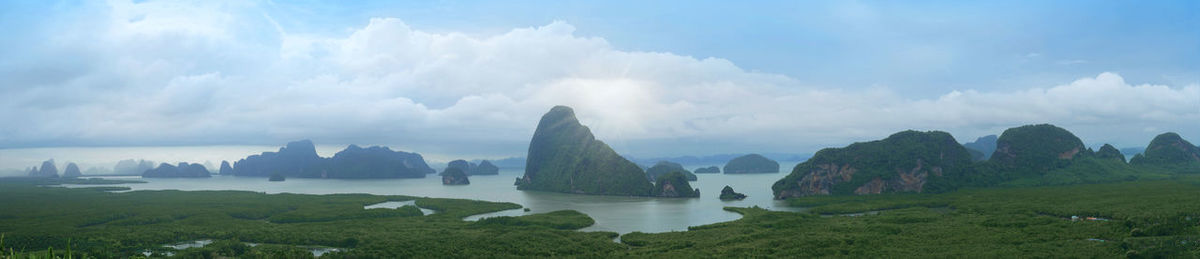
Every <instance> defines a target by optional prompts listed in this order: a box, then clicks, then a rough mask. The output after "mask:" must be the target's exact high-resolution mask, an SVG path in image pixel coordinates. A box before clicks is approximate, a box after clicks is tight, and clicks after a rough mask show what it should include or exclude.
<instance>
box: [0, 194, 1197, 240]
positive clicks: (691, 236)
mask: <svg viewBox="0 0 1200 259" xmlns="http://www.w3.org/2000/svg"><path fill="white" fill-rule="evenodd" d="M1197 194H1200V178H1198V177H1194V176H1193V177H1182V178H1177V179H1173V180H1169V181H1162V180H1158V181H1135V182H1123V183H1110V184H1091V185H1069V186H1047V187H1015V188H989V189H966V190H960V191H956V192H952V193H943V194H895V195H876V196H829V197H809V198H802V199H793V200H790V201H789V202H791V203H792V204H793V205H797V206H804V207H809V208H810V212H811V213H790V212H773V211H767V210H763V209H759V208H725V209H726V210H729V211H734V212H737V213H741V214H743V215H744V217H743V218H742V219H740V220H736V221H731V222H724V223H717V224H711V225H704V226H695V227H691V228H690V230H689V231H685V232H669V233H657V234H647V233H637V232H635V233H630V234H626V235H624V236H621V243H614V242H612V239H613V238H615V237H616V236H617V234H616V233H611V232H578V231H573V230H574V229H579V228H582V227H586V226H589V225H591V224H593V221H592V219H591V218H590V217H587V215H584V214H582V213H579V212H575V211H558V212H551V213H545V214H537V215H529V216H522V217H497V218H490V219H484V220H480V221H478V222H464V221H462V220H461V218H462V217H463V216H466V215H472V214H477V213H486V212H492V211H500V210H506V209H513V208H519V207H520V206H518V205H516V204H512V203H495V202H482V201H468V200H456V199H432V198H417V197H407V196H376V195H362V194H345V195H296V194H274V195H267V194H261V193H252V192H229V191H220V192H212V191H201V192H179V191H138V192H127V193H106V192H102V191H100V190H98V189H91V188H81V189H66V188H47V187H37V186H36V185H32V184H28V183H9V182H0V233H3V235H4V236H3V239H0V249H2V250H6V251H9V249H12V250H11V251H15V252H10V253H9V254H8V256H10V257H11V256H14V255H15V257H20V258H26V257H29V256H38V257H44V256H45V255H47V254H54V255H57V256H61V257H65V255H66V254H67V253H68V252H67V251H66V250H65V249H63V248H65V247H67V246H66V245H67V243H68V242H70V244H71V246H70V248H71V249H72V250H71V252H69V253H73V255H74V257H80V256H82V255H86V256H89V257H102V258H104V257H133V256H139V255H141V254H140V253H141V252H142V251H145V250H147V249H149V250H151V251H154V252H158V253H160V254H161V253H163V252H166V251H168V250H167V249H165V248H163V247H162V246H161V245H162V244H169V243H176V242H183V241H192V240H198V239H212V240H214V243H213V244H210V245H208V246H205V247H202V248H190V249H185V250H181V251H175V252H176V255H177V256H183V257H219V256H237V257H242V258H262V257H305V256H309V255H311V254H309V253H308V251H307V250H306V249H305V248H306V247H311V246H323V247H338V248H344V249H343V251H341V252H334V253H330V254H326V255H325V257H332V258H340V257H377V258H393V257H560V256H572V257H614V256H615V257H663V256H666V257H693V256H694V257H760V256H765V257H889V258H891V257H1122V256H1128V257H1200V246H1198V244H1200V223H1198V222H1200V195H1197ZM413 199H415V200H416V204H417V205H418V206H421V207H423V208H429V209H434V210H438V211H439V212H438V213H437V214H433V215H429V216H421V215H419V214H417V213H419V210H417V209H416V208H414V207H407V208H403V207H402V208H400V209H396V210H390V209H384V210H381V211H377V210H378V209H372V210H364V209H362V206H363V205H367V204H372V203H377V202H383V201H389V200H413ZM866 211H878V212H879V213H878V214H875V215H863V216H854V217H851V216H836V215H834V216H829V215H830V214H846V213H856V212H866ZM414 212H415V213H414ZM1071 216H1079V217H1081V218H1087V217H1096V218H1101V219H1104V220H1081V221H1072V220H1070V217H1071ZM246 242H251V243H256V244H259V245H257V246H249V245H247V244H246ZM0 257H4V256H0Z"/></svg>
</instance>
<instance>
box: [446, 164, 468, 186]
mask: <svg viewBox="0 0 1200 259" xmlns="http://www.w3.org/2000/svg"><path fill="white" fill-rule="evenodd" d="M441 175H442V184H444V185H464V184H471V179H469V178H467V173H466V172H464V171H463V169H461V168H458V167H447V168H446V170H445V171H442V173H441Z"/></svg>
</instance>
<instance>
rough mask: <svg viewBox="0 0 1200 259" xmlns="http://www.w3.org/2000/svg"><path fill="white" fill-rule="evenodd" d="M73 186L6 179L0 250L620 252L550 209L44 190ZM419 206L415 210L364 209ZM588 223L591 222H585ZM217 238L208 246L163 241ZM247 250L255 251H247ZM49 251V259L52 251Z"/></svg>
mask: <svg viewBox="0 0 1200 259" xmlns="http://www.w3.org/2000/svg"><path fill="white" fill-rule="evenodd" d="M65 180H67V179H3V180H0V234H2V235H3V241H2V243H0V250H5V251H11V252H10V253H9V254H10V255H9V256H10V257H14V258H26V257H32V256H36V257H45V256H46V255H48V254H50V253H53V254H54V255H55V256H58V257H64V258H65V257H67V250H66V249H64V248H66V247H67V244H68V242H69V243H70V248H71V254H72V257H79V258H82V257H84V256H85V255H86V256H87V257H99V258H120V257H137V256H141V255H142V254H141V253H142V252H143V251H151V252H154V253H157V254H159V255H162V254H165V253H166V252H175V253H176V255H177V256H184V257H205V258H210V257H227V256H229V257H232V256H237V257H245V258H265V257H272V258H295V257H297V256H311V253H309V252H308V250H307V247H336V248H340V249H341V250H342V251H340V252H333V253H330V254H326V255H325V257H332V258H341V257H358V258H361V257H371V258H404V257H464V256H474V257H497V256H500V257H530V256H601V255H607V254H611V253H613V252H615V251H618V250H621V249H624V248H623V247H624V246H623V245H620V244H617V243H613V242H612V239H613V238H615V237H616V233H611V232H594V233H585V232H577V231H572V230H570V229H573V228H578V227H582V226H586V225H590V224H591V223H587V222H590V221H591V219H590V218H587V216H586V215H583V214H579V213H577V212H576V213H572V212H554V213H548V214H539V215H531V216H524V217H518V218H517V219H515V220H513V221H511V222H523V223H513V224H512V225H508V224H480V223H475V222H465V221H463V220H462V217H465V216H467V215H473V214H480V213H487V212H494V211H500V210H508V209H518V208H521V206H520V205H517V204H512V203H496V202H483V201H469V200H456V199H433V198H417V197H408V196H378V195H366V194H337V195H299V194H262V193H254V192H241V191H187V192H185V191H135V192H124V193H108V192H103V191H101V190H99V189H95V188H74V189H73V188H57V187H39V185H43V184H47V183H51V182H52V181H65ZM413 199H416V204H417V206H420V207H422V208H428V209H433V210H437V211H438V213H436V214H432V215H428V216H420V215H421V212H420V211H419V210H418V209H417V208H416V207H413V206H405V207H401V208H399V209H363V206H364V205H369V204H375V203H379V202H385V201H403V200H413ZM585 223H586V224H585ZM201 239H211V240H214V243H213V244H210V245H209V246H205V247H203V248H189V249H184V250H180V251H174V250H172V249H170V248H165V247H162V246H163V245H164V244H173V243H178V242H190V241H194V240H201ZM241 242H250V243H255V244H260V245H257V246H254V247H249V248H246V247H244V246H240V245H238V244H239V243H241ZM50 249H53V250H52V251H51V252H47V251H48V250H50Z"/></svg>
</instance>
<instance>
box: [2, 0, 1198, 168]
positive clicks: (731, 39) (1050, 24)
mask: <svg viewBox="0 0 1200 259" xmlns="http://www.w3.org/2000/svg"><path fill="white" fill-rule="evenodd" d="M0 28H3V31H4V33H6V34H8V35H7V36H6V37H5V38H6V40H5V41H3V42H0V55H2V56H4V58H3V59H2V60H0V93H2V95H0V101H2V102H0V108H3V109H0V119H3V120H5V121H10V122H16V123H7V124H5V125H0V133H2V134H0V148H31V147H73V146H179V145H280V144H282V143H284V142H286V141H288V140H294V139H301V138H311V139H313V140H314V141H315V142H317V143H318V144H321V143H328V144H360V145H371V144H381V145H390V146H394V147H400V148H401V149H404V150H409V151H417V152H422V153H438V154H461V155H463V156H476V157H505V156H519V155H523V154H522V153H523V151H524V149H525V148H526V146H525V145H527V142H528V139H529V137H530V135H531V134H532V129H533V128H534V126H535V125H534V124H536V121H537V117H539V116H540V115H541V113H543V112H545V111H546V110H548V109H549V108H550V107H551V106H553V105H556V104H566V105H571V106H574V107H575V108H576V110H577V112H579V113H580V117H581V119H582V120H583V121H584V123H585V124H588V125H591V126H592V128H593V130H594V131H595V132H596V134H597V135H598V136H599V137H601V139H604V140H606V141H607V142H609V143H610V144H611V145H612V146H614V147H615V148H617V149H618V151H619V152H622V153H627V154H634V155H640V156H656V155H663V156H669V155H706V154H719V153H736V152H788V153H810V152H814V151H816V150H817V149H819V148H822V147H829V146H843V145H846V144H848V143H850V142H853V141H864V140H872V139H879V138H883V137H886V136H887V135H888V134H890V133H893V132H896V131H899V130H905V129H918V130H945V131H948V132H950V133H952V134H954V135H955V137H957V138H958V139H959V140H960V141H963V142H965V141H969V140H973V139H974V138H975V137H979V136H982V135H987V134H998V133H1000V132H1001V131H1003V129H1005V128H1008V127H1015V126H1020V125H1022V124H1030V123H1054V124H1057V125H1060V126H1063V127H1065V128H1067V129H1069V130H1072V131H1074V132H1075V133H1076V134H1078V135H1080V137H1082V138H1083V139H1084V141H1085V142H1086V143H1088V144H1089V145H1093V144H1100V143H1114V144H1115V145H1117V146H1119V147H1127V146H1141V145H1145V143H1147V142H1148V141H1149V139H1150V138H1152V137H1153V136H1154V135H1155V134H1158V133H1161V132H1164V131H1176V132H1179V133H1180V134H1182V135H1183V136H1184V137H1185V138H1188V137H1190V138H1192V139H1200V124H1198V123H1194V121H1196V120H1197V119H1200V86H1198V84H1200V4H1198V3H1196V2H1194V1H1153V2H1132V1H995V2H982V1H971V2H962V1H920V2H911V1H907V2H894V1H878V2H874V1H781V2H757V1H752V2H739V3H738V4H736V5H729V4H727V2H719V1H505V2H498V1H435V2H423V1H273V2H271V1H257V2H253V1H252V2H244V1H233V2H225V1H137V2H129V1H107V2H97V1H61V2H55V1H6V2H3V3H0ZM1192 136H1197V137H1192Z"/></svg>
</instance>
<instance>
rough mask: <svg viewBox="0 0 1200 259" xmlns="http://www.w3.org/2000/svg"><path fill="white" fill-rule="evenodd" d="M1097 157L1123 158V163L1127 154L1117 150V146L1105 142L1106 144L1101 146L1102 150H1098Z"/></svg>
mask: <svg viewBox="0 0 1200 259" xmlns="http://www.w3.org/2000/svg"><path fill="white" fill-rule="evenodd" d="M1096 158H1100V159H1112V160H1121V162H1122V163H1124V162H1125V155H1124V154H1121V151H1120V150H1117V148H1116V147H1113V146H1112V145H1109V144H1104V146H1100V150H1099V151H1096Z"/></svg>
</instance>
